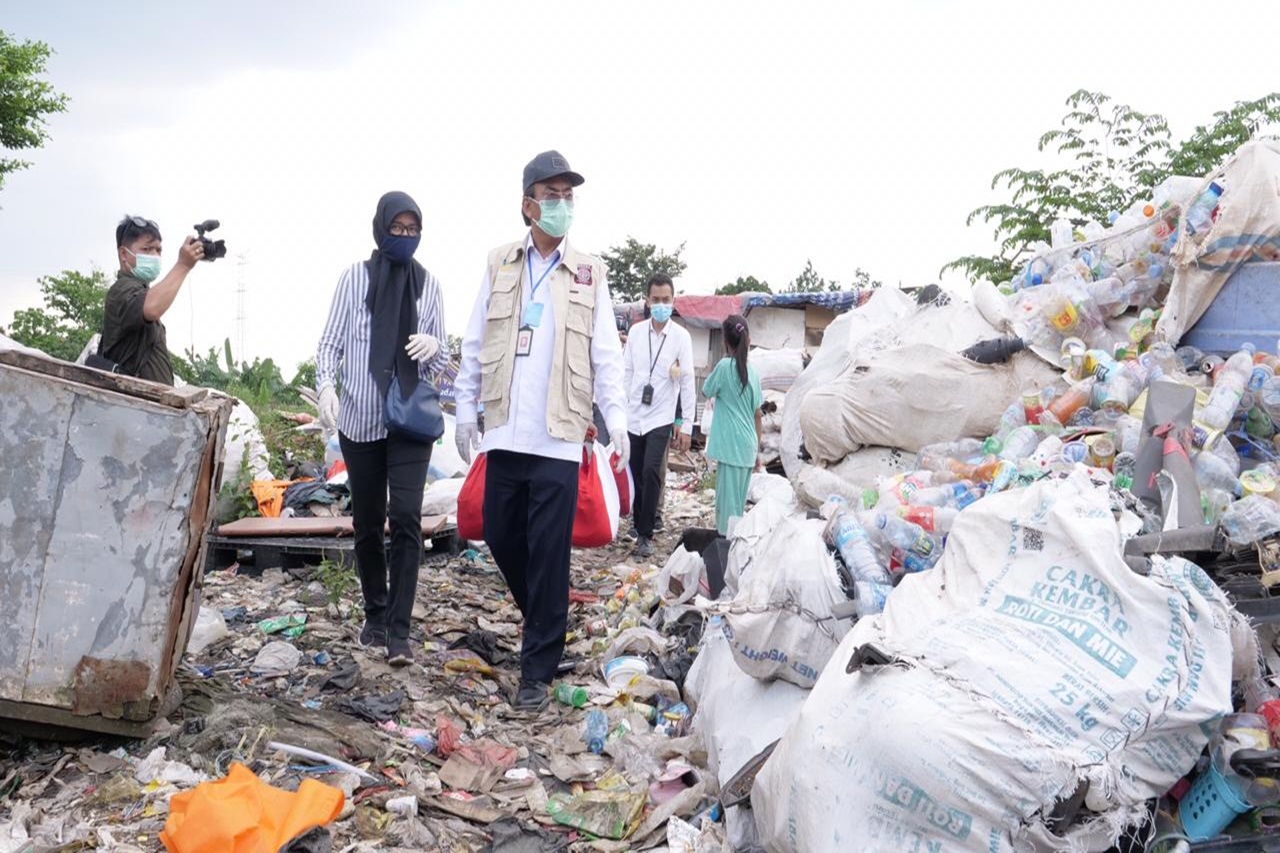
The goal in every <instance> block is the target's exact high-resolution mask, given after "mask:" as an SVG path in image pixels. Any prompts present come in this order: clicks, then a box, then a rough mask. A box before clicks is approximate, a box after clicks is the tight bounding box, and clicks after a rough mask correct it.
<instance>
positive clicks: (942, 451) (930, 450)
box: [916, 438, 982, 471]
mask: <svg viewBox="0 0 1280 853" xmlns="http://www.w3.org/2000/svg"><path fill="white" fill-rule="evenodd" d="M981 455H982V442H981V441H979V440H978V439H976V438H962V439H960V440H959V441H946V442H940V443H938V444H930V445H929V446H928V447H922V448H920V452H919V453H918V454H916V467H917V468H921V469H925V470H929V471H949V470H951V462H952V460H956V461H959V462H968V461H969V460H971V459H974V458H975V457H979V456H981Z"/></svg>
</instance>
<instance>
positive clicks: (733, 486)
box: [711, 421, 755, 536]
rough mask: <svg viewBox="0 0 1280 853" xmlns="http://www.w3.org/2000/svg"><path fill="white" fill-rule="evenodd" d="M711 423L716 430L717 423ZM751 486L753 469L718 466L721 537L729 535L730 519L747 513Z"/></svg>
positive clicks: (717, 495)
mask: <svg viewBox="0 0 1280 853" xmlns="http://www.w3.org/2000/svg"><path fill="white" fill-rule="evenodd" d="M711 423H712V425H713V426H712V429H714V428H715V427H714V424H715V421H712V422H711ZM754 467H755V466H754V465H753V466H752V468H754ZM750 485H751V468H744V467H742V466H741V465H730V464H728V463H727V462H721V463H719V464H718V465H716V530H718V531H720V535H721V536H728V535H729V519H731V518H737V517H739V516H741V515H743V514H745V513H746V511H747V487H748V486H750Z"/></svg>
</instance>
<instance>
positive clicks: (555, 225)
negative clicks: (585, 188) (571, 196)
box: [538, 198, 573, 237]
mask: <svg viewBox="0 0 1280 853" xmlns="http://www.w3.org/2000/svg"><path fill="white" fill-rule="evenodd" d="M538 209H539V210H541V211H542V213H541V214H540V217H539V219H538V227H539V228H540V229H542V233H543V234H546V235H547V236H548V237H563V236H564V235H566V234H568V233H569V226H570V225H572V224H573V202H571V201H567V200H565V199H562V198H544V199H543V200H542V201H540V202H538Z"/></svg>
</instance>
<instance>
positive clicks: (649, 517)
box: [628, 424, 671, 538]
mask: <svg viewBox="0 0 1280 853" xmlns="http://www.w3.org/2000/svg"><path fill="white" fill-rule="evenodd" d="M628 436H629V437H630V438H631V463H630V464H631V479H632V480H634V481H635V484H636V496H635V500H634V501H632V504H631V517H632V518H633V519H635V523H636V534H637V535H639V536H644V537H645V538H649V537H651V536H653V519H654V517H655V516H656V515H657V514H658V499H659V498H660V497H662V476H663V471H664V468H663V464H662V461H663V457H664V456H665V455H666V452H667V445H668V444H669V443H670V441H671V424H666V425H665V426H660V427H658V428H657V429H652V430H649V431H648V432H646V433H645V434H644V435H636V434H635V433H628Z"/></svg>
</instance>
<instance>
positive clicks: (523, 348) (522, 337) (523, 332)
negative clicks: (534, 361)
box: [516, 326, 533, 356]
mask: <svg viewBox="0 0 1280 853" xmlns="http://www.w3.org/2000/svg"><path fill="white" fill-rule="evenodd" d="M532 349H533V329H531V328H529V327H528V326H521V327H520V330H519V331H518V332H516V355H517V356H522V355H528V354H529V352H530V350H532Z"/></svg>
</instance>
